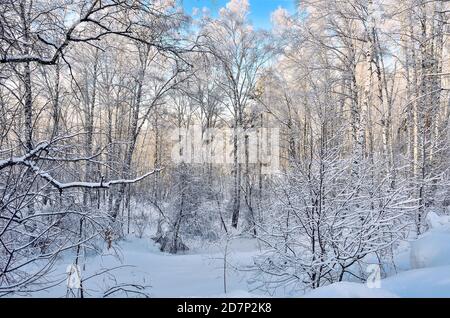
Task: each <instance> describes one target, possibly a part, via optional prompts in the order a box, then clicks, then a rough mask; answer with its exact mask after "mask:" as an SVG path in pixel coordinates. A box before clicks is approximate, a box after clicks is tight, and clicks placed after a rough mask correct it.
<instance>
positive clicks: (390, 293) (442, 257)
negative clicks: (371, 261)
mask: <svg viewBox="0 0 450 318" xmlns="http://www.w3.org/2000/svg"><path fill="white" fill-rule="evenodd" d="M427 223H428V225H429V226H430V229H429V230H428V231H427V232H426V233H424V234H423V235H421V236H420V237H419V238H418V239H417V240H414V241H411V242H410V247H409V249H408V251H407V252H408V253H407V254H406V255H405V253H401V254H398V255H397V257H396V259H398V260H399V263H400V266H399V269H400V270H402V272H400V273H398V274H395V275H392V276H389V277H387V278H385V279H382V280H381V284H380V288H368V287H367V286H366V285H365V284H360V283H349V282H340V283H334V284H332V285H329V286H325V287H321V288H318V289H316V290H314V291H312V292H310V293H308V294H306V295H305V297H314V298H318V297H327V298H337V297H356V298H359V297H369V298H372V297H446V298H449V297H450V217H449V216H438V215H437V214H436V213H434V212H430V213H429V214H428V216H427ZM408 255H409V258H410V265H409V267H408V264H407V263H408V262H407V261H406V260H405V256H408Z"/></svg>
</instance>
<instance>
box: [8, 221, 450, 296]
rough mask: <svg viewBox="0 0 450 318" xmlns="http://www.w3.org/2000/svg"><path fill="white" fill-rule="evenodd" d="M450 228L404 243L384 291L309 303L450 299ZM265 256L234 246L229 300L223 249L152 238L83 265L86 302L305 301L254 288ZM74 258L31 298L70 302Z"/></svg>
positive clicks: (130, 241)
mask: <svg viewBox="0 0 450 318" xmlns="http://www.w3.org/2000/svg"><path fill="white" fill-rule="evenodd" d="M447 221H448V220H447ZM435 223H436V222H435ZM437 223H439V222H437ZM444 223H445V224H444ZM444 223H440V224H435V226H433V227H434V228H433V229H432V230H431V231H429V232H427V233H426V234H424V235H423V236H422V237H421V238H420V239H419V240H417V241H412V242H409V243H406V244H405V247H404V248H403V250H402V252H399V253H398V254H397V255H396V257H395V259H396V270H395V272H391V273H389V274H388V276H389V277H387V278H385V279H382V280H381V284H380V286H379V287H380V288H368V287H366V285H365V284H362V283H356V282H341V283H335V284H332V285H330V286H325V287H322V288H319V289H316V290H314V291H313V292H310V293H308V294H306V297H450V246H449V244H448V242H450V222H444ZM261 252H262V251H261V249H260V247H259V246H258V243H257V242H256V240H254V239H246V238H240V239H236V240H233V241H231V242H230V243H229V246H228V253H227V269H226V279H225V281H226V293H225V286H224V245H211V244H210V245H198V246H196V247H193V248H191V250H190V251H188V252H186V253H184V254H178V255H171V254H167V253H162V252H160V251H159V249H158V246H157V245H156V244H155V243H154V242H153V241H152V240H151V239H150V238H143V239H137V238H134V237H131V235H130V236H129V237H128V238H127V239H125V240H122V241H120V242H119V243H117V244H116V245H115V246H114V247H113V248H111V249H109V250H107V249H105V252H104V253H103V254H102V255H91V256H89V255H88V256H87V257H86V258H85V262H84V264H83V265H81V267H82V277H83V289H84V296H85V297H103V296H105V295H107V296H109V297H114V296H117V297H127V296H128V297H136V296H139V295H140V294H139V293H141V292H142V293H145V294H146V295H148V296H150V297H263V296H264V297H267V296H275V297H302V296H305V295H303V292H301V291H300V292H294V293H292V291H290V292H288V291H286V290H282V289H281V290H278V292H277V293H276V294H273V295H267V294H264V293H263V292H262V291H260V290H255V287H256V286H255V285H252V284H251V283H250V281H251V277H252V275H253V272H251V271H248V270H245V269H246V268H247V269H248V265H251V264H252V263H253V257H255V256H256V255H258V254H261ZM74 259H75V257H74V255H73V254H66V255H64V256H63V257H61V258H60V259H59V260H58V261H57V263H56V265H55V266H54V268H53V270H52V273H51V275H50V276H51V277H52V278H53V279H54V280H55V281H57V282H58V283H55V286H53V287H52V288H50V289H45V290H42V291H38V292H37V293H33V294H32V295H33V296H34V297H36V296H39V297H66V296H67V291H68V289H67V274H66V271H67V267H68V266H70V264H72V263H73V261H74ZM75 291H76V290H75ZM25 295H26V294H23V296H25ZM16 296H19V295H16Z"/></svg>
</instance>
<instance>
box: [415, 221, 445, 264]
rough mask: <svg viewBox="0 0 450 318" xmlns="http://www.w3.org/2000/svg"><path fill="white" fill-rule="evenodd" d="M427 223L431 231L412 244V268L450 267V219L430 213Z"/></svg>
mask: <svg viewBox="0 0 450 318" xmlns="http://www.w3.org/2000/svg"><path fill="white" fill-rule="evenodd" d="M427 221H428V224H429V225H430V226H431V229H430V230H429V231H428V232H427V233H425V234H423V235H422V236H420V237H419V238H418V239H417V240H416V241H414V242H411V254H410V256H411V266H412V268H416V269H417V268H427V267H436V266H445V265H450V244H449V242H450V217H448V216H438V215H437V214H436V213H434V212H430V213H429V214H428V216H427Z"/></svg>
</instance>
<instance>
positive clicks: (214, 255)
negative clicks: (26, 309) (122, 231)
mask: <svg viewBox="0 0 450 318" xmlns="http://www.w3.org/2000/svg"><path fill="white" fill-rule="evenodd" d="M255 244H256V242H255V241H254V240H248V239H239V240H236V241H232V242H231V243H230V246H229V247H228V255H227V259H228V263H229V264H230V265H229V266H228V268H227V293H224V286H223V252H222V251H220V250H221V248H220V247H219V246H211V247H210V248H209V249H207V250H206V252H203V253H199V252H198V251H192V252H190V253H187V254H179V255H171V254H167V253H162V252H160V251H159V249H158V246H157V245H156V244H155V243H154V242H153V241H152V240H151V239H149V238H144V239H137V238H131V239H127V240H125V241H122V242H120V243H118V244H117V246H116V247H115V251H113V250H112V249H111V250H110V251H109V252H108V253H104V254H103V255H101V256H88V257H87V261H86V262H85V267H84V270H83V271H82V276H83V277H89V276H92V275H95V273H99V272H101V271H104V270H105V269H109V268H116V269H114V270H113V271H111V272H110V273H109V272H108V273H107V274H103V275H99V276H95V277H93V278H89V279H88V280H87V281H85V282H83V285H84V288H85V294H86V296H88V297H100V296H101V295H103V292H104V291H105V290H107V289H108V288H110V287H112V286H114V285H115V284H117V283H120V284H140V285H145V286H147V287H146V289H145V291H146V293H147V294H148V295H149V296H150V297H176V298H178V297H231V298H236V297H255V296H256V295H255V294H251V293H249V292H248V284H247V279H246V272H242V271H239V270H236V267H239V266H241V265H246V264H249V263H251V261H252V258H253V256H254V255H255V253H256V252H257V251H258V250H257V248H256V246H255ZM203 248H204V246H203ZM115 254H116V255H115ZM73 259H74V255H65V256H64V257H63V258H62V259H61V260H59V262H58V265H57V267H56V269H55V270H54V273H53V275H54V277H55V280H56V279H59V280H60V281H63V280H64V277H65V276H67V274H66V269H67V266H69V265H70V264H72V262H73ZM124 265H126V266H125V267H120V266H124ZM65 295H66V282H65V281H63V282H62V283H61V284H58V286H55V287H53V288H51V289H50V290H45V291H40V292H38V293H37V294H33V296H34V297H37V296H38V297H65ZM117 296H123V295H117Z"/></svg>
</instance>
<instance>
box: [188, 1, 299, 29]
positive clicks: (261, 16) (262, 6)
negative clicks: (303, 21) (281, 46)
mask: <svg viewBox="0 0 450 318" xmlns="http://www.w3.org/2000/svg"><path fill="white" fill-rule="evenodd" d="M228 1H229V0H182V2H183V6H184V9H185V11H186V13H188V14H192V9H193V8H195V7H196V8H199V9H201V8H203V7H207V8H209V10H210V11H211V15H212V16H215V15H216V14H217V12H218V11H219V9H220V8H222V7H224V6H225V5H226V3H227V2H228ZM249 3H250V20H251V21H252V23H253V25H254V26H255V27H257V28H270V26H271V24H270V14H271V12H272V11H274V10H276V9H277V8H278V7H283V8H285V9H287V10H289V11H290V12H295V4H294V3H295V0H249Z"/></svg>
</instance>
